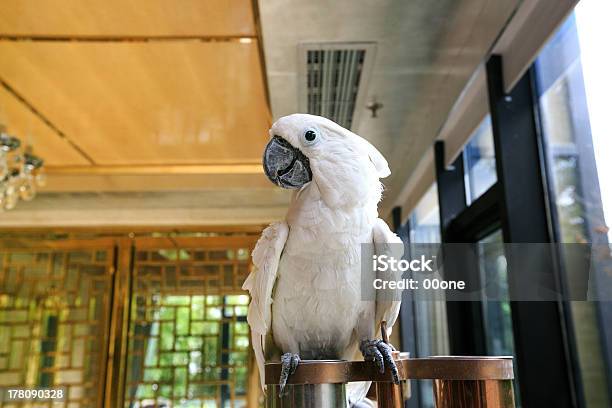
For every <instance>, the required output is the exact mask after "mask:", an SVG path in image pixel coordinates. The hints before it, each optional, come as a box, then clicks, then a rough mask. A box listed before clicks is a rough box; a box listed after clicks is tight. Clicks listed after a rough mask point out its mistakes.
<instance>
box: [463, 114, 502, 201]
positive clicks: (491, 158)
mask: <svg viewBox="0 0 612 408" xmlns="http://www.w3.org/2000/svg"><path fill="white" fill-rule="evenodd" d="M493 146H494V145H493V128H492V127H491V116H490V115H487V116H486V117H485V118H484V119H483V121H482V122H481V123H480V125H478V127H477V128H476V130H475V131H474V133H472V135H471V136H470V139H469V142H468V144H467V146H466V147H465V151H464V158H465V159H464V160H465V192H466V194H465V196H466V198H467V201H468V205H469V204H470V203H471V202H473V201H474V200H476V199H477V198H478V197H480V196H481V195H482V194H483V193H484V192H485V191H487V190H488V189H489V187H491V186H492V185H493V184H495V182H496V181H497V172H496V170H495V150H494V147H493Z"/></svg>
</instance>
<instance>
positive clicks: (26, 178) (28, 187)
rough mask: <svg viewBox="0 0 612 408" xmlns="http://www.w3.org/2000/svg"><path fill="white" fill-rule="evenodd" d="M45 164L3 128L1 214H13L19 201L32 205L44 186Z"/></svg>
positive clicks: (0, 137) (0, 139) (0, 135)
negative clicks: (7, 212)
mask: <svg viewBox="0 0 612 408" xmlns="http://www.w3.org/2000/svg"><path fill="white" fill-rule="evenodd" d="M42 167H43V160H42V159H41V158H39V157H37V156H35V155H33V154H32V149H31V147H30V146H28V147H26V148H21V141H20V140H19V139H18V138H16V137H14V136H11V135H9V134H8V133H6V132H5V131H4V129H1V128H0V211H3V210H12V209H13V208H15V207H16V206H17V202H18V201H19V199H22V200H24V201H30V200H32V199H33V198H34V197H35V196H36V190H37V187H39V186H43V185H44V183H45V179H46V178H45V174H44V172H43V168H42Z"/></svg>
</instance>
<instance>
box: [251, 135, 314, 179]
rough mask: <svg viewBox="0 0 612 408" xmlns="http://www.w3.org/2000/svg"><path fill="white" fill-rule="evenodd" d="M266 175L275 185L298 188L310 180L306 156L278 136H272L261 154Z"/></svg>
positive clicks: (310, 174) (310, 173)
mask: <svg viewBox="0 0 612 408" xmlns="http://www.w3.org/2000/svg"><path fill="white" fill-rule="evenodd" d="M263 167H264V171H265V173H266V176H268V178H269V179H270V180H271V181H272V182H273V183H274V184H276V185H277V186H280V187H283V188H291V189H298V188H301V187H302V186H303V185H304V184H306V183H308V182H309V181H310V180H312V171H311V170H310V163H309V161H308V157H306V156H305V155H304V153H302V152H301V151H300V149H298V148H296V147H293V146H292V145H291V143H289V142H288V141H286V140H285V139H283V138H282V137H280V136H274V137H273V138H272V140H270V142H269V143H268V145H267V146H266V149H265V150H264V155H263Z"/></svg>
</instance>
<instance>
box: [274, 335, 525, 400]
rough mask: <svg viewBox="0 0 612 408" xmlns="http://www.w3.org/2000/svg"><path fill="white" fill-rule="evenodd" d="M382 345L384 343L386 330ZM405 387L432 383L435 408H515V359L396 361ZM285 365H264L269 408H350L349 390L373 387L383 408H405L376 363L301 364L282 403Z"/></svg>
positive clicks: (397, 388) (400, 356) (399, 390)
mask: <svg viewBox="0 0 612 408" xmlns="http://www.w3.org/2000/svg"><path fill="white" fill-rule="evenodd" d="M382 331H383V340H386V333H385V330H384V326H383V328H382ZM395 362H396V365H397V369H398V371H399V377H400V380H401V383H402V384H404V385H405V384H406V382H407V381H408V380H424V379H432V380H434V390H433V392H434V401H435V406H436V407H437V408H467V407H469V408H472V407H474V408H476V407H478V408H484V407H486V408H492V407H495V408H514V392H513V387H512V380H513V379H514V373H513V366H512V357H467V356H466V357H464V356H457V357H455V356H452V357H446V356H444V357H428V358H409V357H408V354H407V353H399V352H398V353H397V355H396V357H395ZM280 370H281V364H280V363H268V364H266V384H267V385H268V393H267V397H266V407H267V408H315V407H316V408H336V407H338V408H340V407H345V406H346V384H347V383H349V382H353V381H372V382H373V383H374V384H375V387H376V401H377V404H378V407H379V408H391V407H393V408H399V407H403V402H404V400H405V399H406V398H408V397H409V395H405V394H406V392H405V389H407V387H402V384H400V385H396V384H394V383H393V380H392V378H391V373H390V372H389V370H385V372H384V373H383V374H381V373H380V372H379V371H378V369H377V367H376V366H375V365H374V363H373V362H366V361H337V360H333V361H329V360H328V361H322V360H305V361H302V362H300V365H299V366H298V368H297V370H296V371H295V373H294V374H293V375H292V376H290V378H289V380H288V382H287V391H288V392H287V395H285V396H284V397H283V398H279V397H278V391H279V387H278V385H277V382H278V379H279V377H280Z"/></svg>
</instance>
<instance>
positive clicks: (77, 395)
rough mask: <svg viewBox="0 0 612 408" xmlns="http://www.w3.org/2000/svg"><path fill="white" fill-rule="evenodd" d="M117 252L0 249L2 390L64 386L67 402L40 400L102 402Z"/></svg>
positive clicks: (70, 404) (72, 403)
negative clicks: (114, 253) (115, 255)
mask: <svg viewBox="0 0 612 408" xmlns="http://www.w3.org/2000/svg"><path fill="white" fill-rule="evenodd" d="M112 258H113V257H112V249H97V250H65V251H62V250H53V251H51V250H42V251H35V250H12V251H11V252H2V251H0V388H23V387H52V388H57V387H63V388H64V390H65V391H66V392H67V396H68V397H67V399H66V400H65V401H62V402H55V403H53V405H51V403H50V402H48V403H47V402H45V403H37V404H36V406H37V407H47V406H48V407H51V406H53V407H96V406H100V404H101V400H102V397H103V386H104V383H103V381H100V379H103V378H104V369H105V364H104V363H105V359H106V349H107V348H106V341H107V336H106V333H107V332H108V325H109V318H110V316H109V315H110V304H109V302H110V295H111V288H112V270H113V269H112V262H113V259H112ZM0 406H2V402H0ZM5 406H8V405H5ZM10 406H11V407H18V406H33V405H32V403H31V402H22V403H19V402H17V403H11V405H10Z"/></svg>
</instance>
